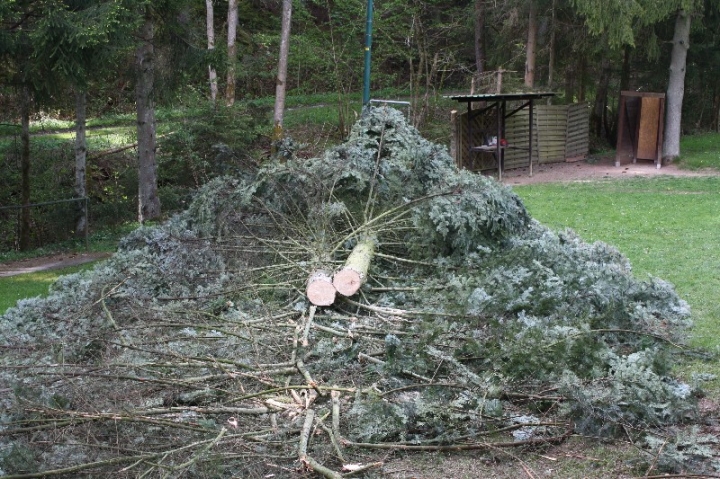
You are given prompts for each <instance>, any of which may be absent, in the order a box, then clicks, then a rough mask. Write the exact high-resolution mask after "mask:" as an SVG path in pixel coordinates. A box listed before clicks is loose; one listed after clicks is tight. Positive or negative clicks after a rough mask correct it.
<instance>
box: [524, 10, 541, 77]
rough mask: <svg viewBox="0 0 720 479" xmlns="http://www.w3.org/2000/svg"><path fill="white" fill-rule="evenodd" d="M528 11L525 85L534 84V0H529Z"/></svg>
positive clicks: (535, 15)
mask: <svg viewBox="0 0 720 479" xmlns="http://www.w3.org/2000/svg"><path fill="white" fill-rule="evenodd" d="M529 6H530V13H529V15H528V36H527V45H526V47H527V50H526V57H525V86H526V87H528V88H533V87H534V86H535V47H536V44H537V30H538V26H537V6H536V5H535V0H530V5H529Z"/></svg>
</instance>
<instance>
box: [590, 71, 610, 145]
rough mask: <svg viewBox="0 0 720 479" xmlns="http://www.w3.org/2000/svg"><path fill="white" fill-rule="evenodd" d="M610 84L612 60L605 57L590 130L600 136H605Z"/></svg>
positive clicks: (591, 116)
mask: <svg viewBox="0 0 720 479" xmlns="http://www.w3.org/2000/svg"><path fill="white" fill-rule="evenodd" d="M609 84H610V61H609V60H608V58H607V57H603V59H602V62H601V71H600V79H599V81H598V87H597V92H596V93H595V105H594V106H593V111H592V113H591V115H590V130H591V131H592V132H593V133H594V134H595V136H597V137H598V138H604V137H606V135H604V121H603V120H604V118H605V107H606V106H607V97H608V86H609Z"/></svg>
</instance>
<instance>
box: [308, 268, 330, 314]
mask: <svg viewBox="0 0 720 479" xmlns="http://www.w3.org/2000/svg"><path fill="white" fill-rule="evenodd" d="M335 293H336V291H335V286H333V281H332V277H331V276H330V273H328V272H327V271H325V270H322V269H319V270H316V271H313V272H312V273H311V274H310V277H309V278H308V285H307V290H306V294H307V298H308V299H309V300H310V302H311V303H312V304H314V305H315V306H330V305H331V304H333V303H334V302H335Z"/></svg>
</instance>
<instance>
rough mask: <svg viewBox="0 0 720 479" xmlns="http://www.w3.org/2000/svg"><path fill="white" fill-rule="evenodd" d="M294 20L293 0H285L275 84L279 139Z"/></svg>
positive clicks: (281, 129)
mask: <svg viewBox="0 0 720 479" xmlns="http://www.w3.org/2000/svg"><path fill="white" fill-rule="evenodd" d="M291 22H292V0H283V9H282V27H281V32H280V59H279V60H278V74H277V81H276V84H275V113H274V115H273V124H274V125H275V128H274V131H273V137H274V139H275V140H279V139H281V138H282V137H283V115H284V113H285V90H286V83H287V65H288V52H289V50H290V26H291Z"/></svg>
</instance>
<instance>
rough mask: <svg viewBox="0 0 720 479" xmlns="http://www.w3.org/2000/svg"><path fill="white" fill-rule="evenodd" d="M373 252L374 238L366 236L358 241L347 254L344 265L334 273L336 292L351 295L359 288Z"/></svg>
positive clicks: (364, 278) (364, 277)
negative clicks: (348, 254)
mask: <svg viewBox="0 0 720 479" xmlns="http://www.w3.org/2000/svg"><path fill="white" fill-rule="evenodd" d="M374 253H375V240H374V239H372V238H367V239H364V240H361V241H359V242H358V244H356V245H355V248H353V250H352V252H351V253H350V256H348V259H347V261H346V262H345V266H343V268H342V269H341V270H340V271H338V272H337V273H335V276H333V280H332V283H333V285H334V286H335V289H336V290H337V292H338V293H340V294H342V295H343V296H352V295H354V294H355V293H357V292H358V291H359V290H360V287H361V286H362V285H363V283H364V282H365V280H366V279H367V272H368V269H369V268H370V261H371V260H372V257H373V255H374Z"/></svg>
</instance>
